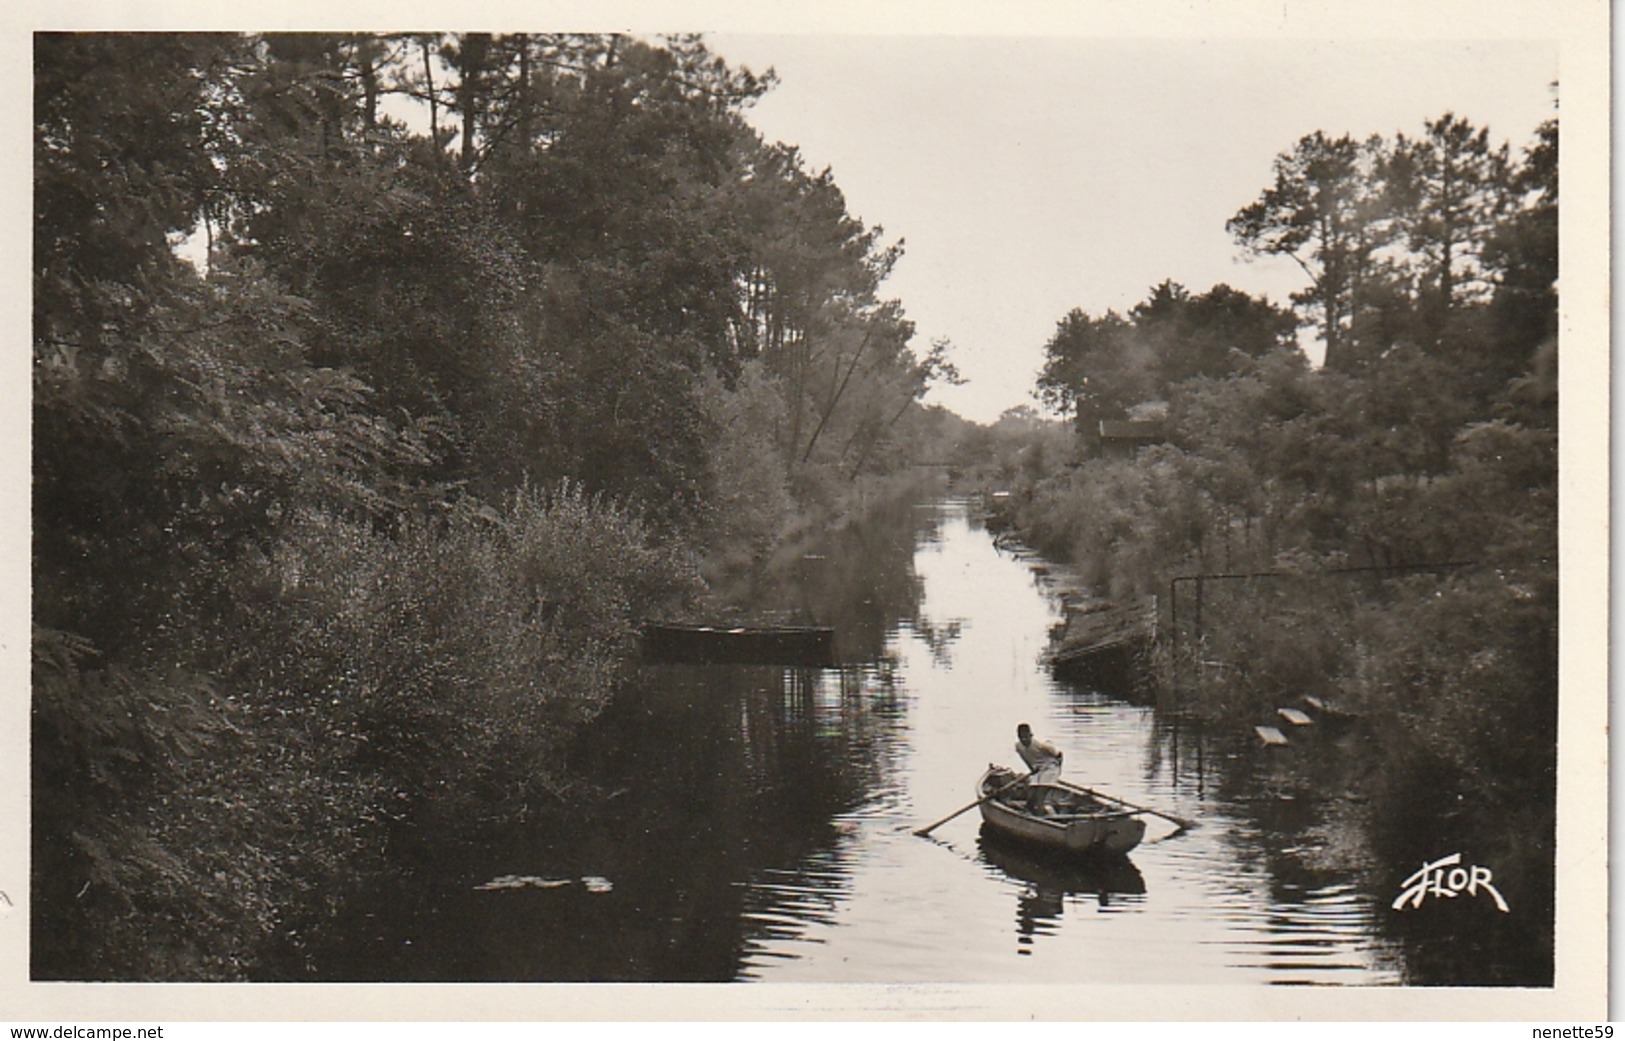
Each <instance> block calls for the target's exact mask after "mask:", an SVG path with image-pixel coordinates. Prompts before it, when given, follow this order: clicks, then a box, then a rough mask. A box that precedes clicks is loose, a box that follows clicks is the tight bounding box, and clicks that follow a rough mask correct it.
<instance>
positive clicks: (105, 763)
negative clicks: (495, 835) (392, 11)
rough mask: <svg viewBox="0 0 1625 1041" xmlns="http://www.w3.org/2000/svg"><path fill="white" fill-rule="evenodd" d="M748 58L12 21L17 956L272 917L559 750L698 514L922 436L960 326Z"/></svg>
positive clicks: (158, 974)
mask: <svg viewBox="0 0 1625 1041" xmlns="http://www.w3.org/2000/svg"><path fill="white" fill-rule="evenodd" d="M772 83H773V77H772V74H771V73H768V74H766V75H756V74H754V73H752V72H750V71H748V70H745V69H736V68H732V67H730V66H729V65H727V63H725V62H724V61H723V60H722V59H721V58H720V57H718V56H717V55H714V54H712V53H711V52H710V51H709V50H708V49H707V47H706V46H705V44H704V43H703V42H702V41H701V40H700V39H698V38H696V37H690V36H682V37H672V38H667V39H663V40H642V39H634V38H630V37H625V36H619V35H563V34H507V35H493V34H482V33H465V34H420V33H413V34H325V35H317V34H253V35H205V34H162V35H159V34H41V35H39V36H37V37H36V38H35V48H34V111H33V116H34V119H33V125H34V226H33V264H34V267H33V531H34V542H33V618H34V627H35V628H34V641H33V644H34V675H33V691H34V697H33V710H34V711H33V800H34V820H33V836H34V837H33V865H34V867H33V870H34V900H33V908H34V911H33V916H32V920H33V924H34V933H33V937H34V945H33V971H34V974H35V975H36V976H41V977H48V978H56V977H75V976H77V977H84V978H239V977H244V976H248V975H252V974H253V973H255V972H256V971H261V968H262V966H263V959H264V956H265V954H266V951H267V950H269V949H271V948H272V947H277V946H280V947H281V948H283V949H284V953H287V952H288V951H291V952H292V956H294V957H297V956H298V951H299V950H300V949H301V948H302V946H303V944H304V942H305V940H306V938H307V937H308V931H309V929H311V928H313V927H315V926H316V925H318V924H319V921H320V916H321V912H322V909H323V908H324V907H326V906H328V905H330V904H331V903H332V902H333V901H336V900H340V899H342V894H343V892H344V891H345V889H346V887H347V886H353V885H355V884H356V879H357V878H360V877H364V876H365V871H366V870H367V868H368V866H369V865H372V866H374V867H375V866H376V865H377V863H378V860H379V858H380V857H381V855H382V854H381V852H380V847H381V841H382V839H381V836H382V833H383V829H385V828H387V826H388V825H389V824H390V822H392V821H400V820H403V819H417V818H420V817H424V816H425V815H432V816H434V817H436V818H437V819H439V820H441V821H453V820H457V819H461V817H462V816H463V815H465V814H466V813H467V812H468V811H469V809H470V807H471V806H478V807H479V808H480V811H481V812H487V813H494V812H503V807H504V806H519V805H522V804H523V803H524V801H525V797H526V795H527V794H528V793H530V792H532V791H534V790H547V789H549V788H557V787H559V786H562V785H566V784H568V783H569V782H568V779H566V778H563V777H561V776H559V771H558V769H557V760H558V755H557V749H558V746H559V743H560V742H561V741H563V740H564V739H565V737H566V736H567V734H568V733H569V731H570V729H571V728H572V727H574V726H575V725H577V724H579V723H580V722H581V721H583V720H586V719H590V718H591V717H592V716H593V714H594V713H595V712H596V711H597V710H598V708H599V707H600V706H601V705H602V704H603V702H604V700H605V698H607V696H608V694H609V692H610V691H611V690H612V689H613V685H614V682H615V678H616V676H617V674H618V671H619V668H620V665H621V663H622V662H623V661H624V660H625V659H626V656H627V654H628V652H629V649H630V647H631V645H632V644H631V641H632V640H633V638H634V636H635V628H636V623H637V621H638V617H639V615H640V613H642V612H655V611H659V610H662V609H672V608H674V607H675V606H679V605H681V604H683V603H684V602H686V600H687V598H689V597H691V596H692V595H693V592H694V589H695V578H694V572H693V568H692V565H691V564H690V563H688V561H690V560H691V559H692V557H693V555H694V553H695V552H696V551H703V550H705V549H708V548H712V547H715V546H718V545H722V544H732V545H739V546H743V547H745V549H744V551H743V555H744V556H746V557H748V556H749V555H750V554H751V553H753V552H757V551H759V550H760V549H761V548H762V547H764V546H765V545H766V544H767V542H768V541H769V540H771V539H772V537H773V536H774V533H775V532H776V531H777V530H778V528H779V526H780V525H781V524H782V523H783V522H784V518H785V516H786V514H788V513H789V512H790V511H792V510H794V509H795V508H797V507H798V506H809V505H811V506H818V505H824V506H827V505H828V504H830V503H832V502H834V501H836V500H837V499H838V497H839V496H840V495H841V493H842V489H843V488H845V487H848V486H850V484H851V483H852V482H854V481H857V480H860V479H863V478H865V477H866V476H868V475H873V474H884V473H886V472H888V471H891V470H894V469H896V468H898V467H900V466H902V465H905V464H906V463H907V462H908V459H909V456H910V454H911V453H912V448H911V439H914V440H917V439H919V438H920V437H924V436H927V434H928V433H929V430H930V428H931V425H932V423H933V422H939V423H940V417H938V418H936V419H933V416H932V414H931V413H930V412H929V411H928V410H925V409H923V408H922V407H921V406H920V404H919V399H920V397H921V396H922V395H923V394H924V392H925V390H926V389H927V387H928V386H929V385H930V383H931V382H932V381H933V380H937V379H952V378H954V374H953V372H952V368H951V366H950V365H949V364H948V363H947V361H946V358H945V349H946V345H945V344H942V343H938V344H935V345H932V346H931V347H930V348H929V349H927V350H924V351H917V350H916V349H914V347H912V346H911V342H912V338H913V326H912V324H911V323H910V322H909V321H908V320H907V319H906V317H905V316H904V314H903V311H902V309H901V307H900V306H899V304H898V303H897V302H896V301H891V300H885V299H882V298H881V297H880V295H879V291H880V286H881V283H882V281H883V280H884V279H885V277H886V276H887V274H888V273H889V272H890V270H891V268H892V266H893V265H894V264H895V263H896V261H897V259H898V257H899V256H900V254H901V248H902V244H901V242H900V241H898V242H895V243H888V242H887V241H885V240H884V238H883V233H882V230H881V229H880V228H878V227H867V226H865V225H864V224H863V223H862V222H861V221H859V220H857V219H855V218H853V217H852V216H850V215H849V214H848V213H847V212H846V207H845V201H844V199H843V197H842V194H841V192H840V189H839V188H838V187H837V185H836V183H835V181H834V179H833V177H832V175H831V174H830V173H829V172H828V171H824V172H814V171H810V170H808V169H807V168H806V166H805V165H804V163H803V162H802V160H801V157H800V156H799V155H798V153H797V152H796V151H795V149H793V148H790V147H787V146H784V145H779V144H773V143H769V142H767V141H764V140H763V139H762V138H761V136H760V135H759V134H758V133H756V132H755V131H754V130H753V129H752V128H751V127H750V126H749V124H748V123H747V122H746V120H745V118H744V114H745V112H746V110H747V109H748V108H749V106H750V104H751V103H752V102H753V101H754V100H755V99H757V98H758V97H760V96H761V95H762V94H763V92H765V91H766V90H768V89H769V88H770V87H771V85H772ZM403 106H405V107H403ZM406 111H411V112H415V113H417V115H416V116H414V117H413V118H412V119H411V120H410V121H408V120H406V119H405V118H404V117H403V116H402V115H401V114H400V113H403V112H406ZM183 254H190V256H191V259H188V257H187V256H185V255H183Z"/></svg>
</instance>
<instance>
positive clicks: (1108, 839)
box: [976, 770, 1145, 856]
mask: <svg viewBox="0 0 1625 1041" xmlns="http://www.w3.org/2000/svg"><path fill="white" fill-rule="evenodd" d="M1010 776H1011V775H1010V774H1009V773H1007V772H1002V771H994V770H989V771H988V772H987V773H985V774H983V775H982V779H981V780H980V781H978V782H977V785H976V795H977V798H979V799H983V800H984V801H983V802H982V803H981V806H980V808H981V811H982V823H983V825H985V826H986V827H987V828H988V829H989V830H991V831H993V832H995V833H997V834H998V835H1001V836H1003V837H1005V838H1009V839H1015V840H1016V841H1019V842H1023V843H1026V844H1028V845H1031V846H1034V847H1039V848H1043V849H1048V850H1053V851H1056V852H1062V853H1067V854H1071V855H1077V856H1082V855H1086V854H1099V853H1108V854H1118V855H1120V854H1123V853H1127V852H1128V851H1129V850H1131V849H1133V848H1134V847H1135V846H1138V845H1139V844H1140V840H1141V839H1143V838H1144V837H1145V821H1144V820H1143V819H1141V818H1140V817H1139V815H1137V814H1134V813H1128V812H1124V811H1117V810H1110V809H1107V808H1105V807H1103V806H1101V805H1100V804H1098V803H1095V802H1094V800H1093V799H1091V798H1089V796H1088V794H1087V793H1086V792H1084V791H1083V790H1082V789H1079V788H1076V787H1074V786H1071V785H1067V784H1065V783H1064V782H1062V783H1061V784H1060V785H1059V786H1058V787H1059V788H1060V789H1061V790H1063V791H1065V792H1069V793H1071V795H1072V799H1073V802H1072V806H1073V807H1075V808H1076V812H1073V813H1070V814H1064V815H1061V816H1057V817H1053V818H1052V817H1044V816H1038V815H1035V814H1032V813H1028V812H1027V811H1026V810H1025V808H1023V807H1021V806H1017V805H1011V804H1010V803H1007V802H1004V801H1001V800H999V799H991V798H986V796H988V795H989V794H990V793H992V792H994V791H997V790H998V789H999V787H1000V785H1002V784H1004V783H1006V780H1005V779H1006V778H1008V777H1010ZM1022 798H1025V796H1024V795H1023V796H1022Z"/></svg>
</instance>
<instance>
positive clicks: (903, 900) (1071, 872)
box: [319, 499, 1414, 985]
mask: <svg viewBox="0 0 1625 1041" xmlns="http://www.w3.org/2000/svg"><path fill="white" fill-rule="evenodd" d="M753 596H754V597H755V599H756V600H757V604H756V606H757V607H759V608H762V609H764V610H765V609H772V610H774V611H777V612H778V613H779V614H780V615H781V616H783V617H790V618H794V619H796V620H799V621H804V622H823V623H828V624H832V625H835V626H837V627H838V641H837V643H838V652H839V656H840V660H841V661H842V662H843V663H845V664H844V665H843V666H842V667H841V668H839V669H827V670H793V669H782V668H767V667H754V666H752V667H741V666H648V667H645V668H644V669H643V672H642V674H641V676H640V677H639V681H638V683H636V684H635V685H634V687H633V689H630V690H629V691H627V692H626V693H625V694H624V695H623V696H621V697H619V698H618V699H617V701H616V702H615V704H614V705H613V706H612V708H611V709H610V710H609V711H608V712H607V714H606V715H605V716H604V717H603V718H602V719H601V720H600V721H599V722H598V723H596V724H595V725H594V726H593V727H592V728H591V732H590V735H589V737H588V738H587V739H586V740H585V741H584V742H583V745H582V747H581V749H580V750H579V762H578V764H577V765H578V766H579V767H580V768H581V769H583V770H585V771H587V772H588V773H589V774H590V775H592V776H593V777H595V778H597V779H598V781H599V782H600V784H601V786H602V791H601V792H598V793H596V794H593V795H589V796H582V797H580V798H579V805H576V806H573V807H571V808H570V810H569V812H568V813H565V814H555V815H550V816H549V817H547V818H544V819H538V820H536V821H535V822H534V823H533V824H532V825H531V826H527V827H521V828H516V829H513V830H512V831H510V832H506V833H504V835H503V836H502V837H501V838H500V839H488V840H485V841H482V842H480V843H476V844H470V845H468V846H465V847H459V848H458V849H456V850H454V851H448V852H446V853H445V854H444V856H443V857H441V859H440V862H438V863H437V864H436V866H435V868H434V869H433V870H432V871H431V872H429V873H428V875H427V876H422V875H420V876H419V877H414V878H411V879H403V883H402V886H401V887H400V890H399V891H397V892H394V893H390V894H387V895H385V896H382V897H380V899H379V900H378V901H376V902H374V903H372V904H370V905H368V906H357V907H355V908H353V909H351V910H350V911H349V912H347V915H348V921H347V922H345V923H341V925H343V927H344V928H343V929H342V930H341V931H343V932H346V935H345V937H344V938H343V940H342V942H341V943H340V944H339V945H338V946H337V947H336V948H333V949H329V950H325V951H323V952H320V955H321V959H322V964H321V965H320V966H319V969H320V972H321V974H322V975H323V976H325V977H326V978H333V979H349V980H386V979H387V980H412V981H435V980H492V981H496V980H504V981H505V980H542V981H664V982H676V981H733V980H737V981H768V982H795V983H810V982H819V983H840V982H854V983H870V984H874V983H923V982H929V983H965V984H970V983H1045V982H1068V983H1091V984H1112V983H1155V984H1208V983H1215V984H1310V985H1372V984H1393V983H1404V982H1414V980H1413V979H1411V978H1408V977H1407V971H1406V955H1405V951H1404V949H1403V945H1402V943H1401V942H1400V941H1399V940H1398V939H1395V938H1393V937H1392V936H1391V935H1390V934H1388V933H1386V932H1385V931H1384V929H1383V928H1381V927H1380V925H1379V923H1380V919H1381V918H1382V916H1383V915H1385V914H1389V915H1391V912H1390V911H1389V909H1388V904H1389V902H1390V901H1391V900H1392V898H1393V896H1394V894H1393V893H1390V892H1386V891H1381V892H1379V891H1377V890H1378V888H1379V886H1378V883H1377V882H1374V881H1373V879H1383V880H1386V879H1387V878H1388V877H1389V874H1391V873H1384V872H1374V871H1373V870H1372V869H1371V868H1370V865H1369V864H1368V863H1367V861H1366V859H1365V858H1363V856H1362V854H1361V853H1360V852H1359V850H1358V849H1357V848H1354V847H1357V843H1351V842H1350V841H1349V840H1348V838H1347V836H1346V834H1345V829H1343V828H1341V827H1340V826H1339V823H1338V821H1337V820H1336V819H1335V814H1332V813H1329V812H1328V810H1327V808H1326V807H1325V806H1324V805H1322V804H1320V803H1318V802H1315V801H1314V800H1309V799H1306V798H1304V797H1303V795H1302V793H1301V791H1297V790H1294V789H1292V788H1291V786H1290V785H1287V784H1286V783H1284V782H1283V780H1282V779H1281V778H1278V777H1275V776H1274V775H1273V774H1272V773H1271V768H1270V767H1269V765H1268V761H1267V756H1261V755H1260V754H1259V752H1258V751H1257V750H1256V749H1253V748H1251V747H1249V746H1248V745H1247V744H1246V743H1245V742H1243V741H1242V740H1241V739H1240V737H1239V736H1231V735H1212V734H1203V733H1201V732H1200V731H1197V730H1194V729H1193V728H1191V727H1190V726H1188V725H1187V726H1180V725H1178V724H1177V723H1175V722H1172V721H1171V720H1169V719H1167V718H1161V717H1159V714H1158V713H1157V712H1154V711H1153V709H1152V708H1151V707H1149V706H1146V705H1143V704H1135V703H1134V702H1133V701H1132V700H1131V699H1130V697H1129V696H1128V692H1125V691H1118V690H1100V689H1094V688H1093V687H1091V686H1088V685H1082V684H1073V683H1067V682H1059V681H1057V680H1056V679H1054V678H1052V676H1051V675H1050V673H1049V671H1048V669H1047V668H1046V666H1045V664H1044V661H1043V656H1044V652H1045V650H1046V647H1047V645H1048V641H1049V635H1050V631H1051V628H1052V627H1053V626H1055V625H1056V624H1057V623H1058V622H1059V621H1060V620H1061V617H1062V608H1061V603H1060V599H1059V595H1058V593H1057V591H1056V590H1055V588H1054V587H1053V584H1052V577H1051V576H1050V575H1049V574H1048V573H1047V571H1046V569H1045V568H1044V567H1043V566H1041V565H1040V564H1039V563H1038V562H1036V561H1033V560H1031V559H1023V558H1021V557H1018V556H1014V555H1012V554H1011V553H1010V552H1008V551H1005V550H1002V549H1000V548H998V547H996V546H995V544H994V540H993V537H992V535H991V534H990V533H989V532H988V531H987V530H986V529H985V528H984V527H983V525H982V522H981V517H980V513H979V511H978V510H977V509H976V507H975V505H974V502H973V501H967V500H958V499H949V500H945V501H942V502H937V503H932V504H928V505H923V506H921V505H908V504H900V505H898V506H897V507H895V508H893V509H890V510H882V511H879V512H878V513H877V514H876V515H874V516H872V517H870V518H868V519H866V520H864V521H863V522H860V523H854V524H852V525H850V526H848V527H846V528H844V529H842V530H840V531H837V532H832V533H831V534H830V535H829V537H828V540H827V542H826V543H825V544H823V545H819V546H815V547H811V548H810V549H809V551H808V552H807V553H806V554H805V555H804V556H801V557H799V559H797V560H796V561H795V562H794V563H793V565H791V566H789V567H787V568H785V569H782V571H781V573H780V574H779V575H778V576H777V577H776V578H775V579H773V580H769V581H764V582H763V583H762V585H761V586H760V587H759V588H758V589H756V591H755V592H754V594H753ZM1168 715H1169V714H1168V713H1163V714H1162V716H1163V717H1165V716H1168ZM1023 721H1025V722H1029V723H1030V724H1031V725H1032V727H1033V729H1034V730H1035V731H1036V732H1037V733H1038V735H1039V736H1040V737H1042V738H1044V739H1046V740H1048V741H1051V742H1053V743H1054V744H1056V745H1059V746H1060V747H1061V748H1062V749H1064V751H1065V754H1066V772H1065V776H1066V777H1067V778H1068V779H1070V780H1072V781H1074V782H1077V783H1081V784H1086V785H1089V786H1091V787H1098V788H1101V789H1104V790H1106V791H1108V792H1111V793H1113V794H1115V795H1117V796H1119V797H1120V798H1122V799H1125V800H1127V801H1129V802H1132V803H1137V804H1141V805H1145V806H1150V807H1154V808H1156V809H1159V810H1162V811H1164V812H1167V813H1169V814H1172V815H1175V816H1177V817H1183V818H1190V819H1193V820H1195V821H1196V822H1197V826H1196V827H1195V828H1193V829H1192V830H1189V831H1186V832H1183V833H1180V834H1171V833H1173V832H1174V825H1172V824H1169V823H1167V822H1165V821H1163V820H1161V819H1158V818H1156V817H1147V820H1148V822H1149V828H1148V831H1147V839H1146V841H1145V843H1144V844H1142V845H1141V846H1140V847H1139V848H1137V849H1135V850H1134V851H1133V852H1132V853H1131V854H1129V856H1128V857H1127V858H1126V859H1125V860H1124V861H1122V862H1120V863H1113V864H1109V865H1107V866H1096V867H1091V868H1086V869H1078V868H1070V867H1066V866H1064V865H1056V864H1054V863H1051V862H1046V861H1044V860H1042V859H1035V858H1034V857H1033V856H1031V855H1030V854H1028V853H1026V852H1023V851H1020V850H1016V849H1011V848H1007V847H1005V846H1002V845H1000V844H997V843H994V842H991V841H989V840H988V839H987V838H985V837H984V836H983V835H982V834H981V827H980V820H979V816H978V814H977V813H976V812H975V811H974V810H972V811H971V812H968V813H964V814H962V815H960V816H958V817H957V818H955V819H953V820H951V821H949V822H948V823H946V824H943V825H942V826H941V827H939V828H938V829H936V830H935V831H934V832H933V833H932V835H931V836H930V837H929V838H921V837H918V836H916V835H915V834H914V829H916V828H918V827H920V826H922V825H924V824H926V823H929V822H932V821H935V820H937V819H939V818H942V817H945V816H947V815H948V814H949V813H950V812H952V811H954V810H955V809H958V808H960V807H963V806H965V805H966V804H967V803H969V802H971V801H972V799H973V798H974V795H973V792H972V787H973V784H974V782H975V781H976V779H977V776H978V775H979V774H980V773H981V771H982V770H983V769H984V768H985V767H986V766H987V765H988V764H989V763H1002V764H1006V765H1012V766H1019V765H1020V764H1019V761H1018V760H1017V757H1016V755H1015V752H1014V748H1013V745H1014V740H1015V730H1016V725H1017V723H1020V722H1023ZM555 817H556V818H557V821H556V822H555V820H554V818H555ZM1383 884H1386V883H1385V882H1384V883H1383Z"/></svg>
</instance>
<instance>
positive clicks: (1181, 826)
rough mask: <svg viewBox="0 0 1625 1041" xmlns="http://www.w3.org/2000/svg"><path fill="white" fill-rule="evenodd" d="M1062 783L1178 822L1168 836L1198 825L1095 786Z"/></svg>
mask: <svg viewBox="0 0 1625 1041" xmlns="http://www.w3.org/2000/svg"><path fill="white" fill-rule="evenodd" d="M1061 783H1062V784H1064V785H1066V786H1067V787H1068V788H1076V789H1077V790H1078V791H1080V792H1088V793H1089V794H1090V795H1093V796H1094V797H1095V798H1097V799H1109V800H1111V801H1112V802H1115V803H1116V804H1117V805H1119V806H1127V807H1128V808H1129V809H1131V810H1139V811H1140V812H1141V813H1149V814H1152V815H1154V816H1157V817H1161V818H1162V819H1163V820H1165V821H1171V822H1172V823H1174V824H1177V825H1178V826H1179V827H1178V828H1177V829H1176V830H1175V831H1174V832H1172V834H1170V835H1169V836H1168V837H1169V838H1172V837H1173V836H1174V835H1178V834H1179V833H1180V832H1181V831H1189V830H1190V829H1192V828H1194V827H1196V822H1195V821H1188V820H1186V819H1185V818H1183V817H1175V816H1174V815H1173V814H1171V813H1163V812H1162V811H1161V810H1154V809H1152V808H1151V807H1149V806H1136V805H1135V804H1134V803H1132V802H1128V801H1126V800H1123V799H1119V798H1118V797H1117V796H1115V795H1107V794H1106V793H1105V792H1097V791H1095V790H1094V789H1093V788H1085V787H1084V786H1083V785H1081V784H1073V783H1071V782H1070V781H1062V782H1061Z"/></svg>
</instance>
